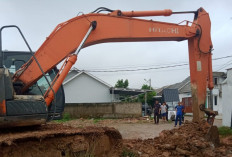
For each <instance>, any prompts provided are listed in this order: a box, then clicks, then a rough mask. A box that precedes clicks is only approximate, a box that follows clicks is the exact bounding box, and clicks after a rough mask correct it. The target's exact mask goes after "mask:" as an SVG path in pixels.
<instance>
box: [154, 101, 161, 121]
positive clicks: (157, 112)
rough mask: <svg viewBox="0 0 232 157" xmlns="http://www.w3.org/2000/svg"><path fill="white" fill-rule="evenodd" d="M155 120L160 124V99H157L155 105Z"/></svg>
mask: <svg viewBox="0 0 232 157" xmlns="http://www.w3.org/2000/svg"><path fill="white" fill-rule="evenodd" d="M153 110H154V122H155V124H159V114H160V104H159V101H157V100H156V101H155V105H154V108H153Z"/></svg>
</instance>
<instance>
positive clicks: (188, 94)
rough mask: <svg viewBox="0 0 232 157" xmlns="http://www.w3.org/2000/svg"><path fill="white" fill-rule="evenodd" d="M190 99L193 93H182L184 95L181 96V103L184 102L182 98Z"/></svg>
mask: <svg viewBox="0 0 232 157" xmlns="http://www.w3.org/2000/svg"><path fill="white" fill-rule="evenodd" d="M188 97H192V94H191V93H182V94H179V99H180V101H182V98H188Z"/></svg>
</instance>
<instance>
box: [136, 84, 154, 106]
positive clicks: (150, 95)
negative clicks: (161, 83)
mask: <svg viewBox="0 0 232 157" xmlns="http://www.w3.org/2000/svg"><path fill="white" fill-rule="evenodd" d="M141 89H144V90H150V89H151V90H153V88H152V87H150V86H149V85H147V84H143V86H142V88H141ZM153 96H156V92H155V91H151V92H150V91H149V92H147V104H148V105H152V104H153V103H154V102H153ZM139 101H140V102H142V103H145V94H141V95H139Z"/></svg>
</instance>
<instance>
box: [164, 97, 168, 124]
mask: <svg viewBox="0 0 232 157" xmlns="http://www.w3.org/2000/svg"><path fill="white" fill-rule="evenodd" d="M164 103H165V105H166V108H167V112H166V120H167V121H168V108H169V106H168V104H167V103H166V102H164Z"/></svg>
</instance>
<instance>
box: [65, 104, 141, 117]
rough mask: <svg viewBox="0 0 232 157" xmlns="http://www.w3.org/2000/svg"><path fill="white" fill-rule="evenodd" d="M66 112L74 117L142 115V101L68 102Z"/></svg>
mask: <svg viewBox="0 0 232 157" xmlns="http://www.w3.org/2000/svg"><path fill="white" fill-rule="evenodd" d="M64 113H68V114H70V116H71V117H72V118H89V117H93V118H96V117H103V118H126V117H140V116H141V115H142V104H141V103H88V104H66V105H65V108H64Z"/></svg>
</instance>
